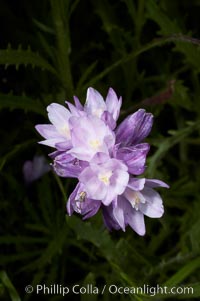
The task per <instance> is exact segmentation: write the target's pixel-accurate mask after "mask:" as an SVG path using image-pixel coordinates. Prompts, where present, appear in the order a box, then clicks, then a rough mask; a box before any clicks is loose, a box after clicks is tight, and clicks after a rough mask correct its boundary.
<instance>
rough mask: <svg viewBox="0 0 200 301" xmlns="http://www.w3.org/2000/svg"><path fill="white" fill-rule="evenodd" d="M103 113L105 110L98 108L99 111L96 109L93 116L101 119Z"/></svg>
mask: <svg viewBox="0 0 200 301" xmlns="http://www.w3.org/2000/svg"><path fill="white" fill-rule="evenodd" d="M103 111H104V108H98V109H96V110H95V111H94V112H93V114H94V115H95V116H96V117H99V118H100V117H101V115H102V113H103Z"/></svg>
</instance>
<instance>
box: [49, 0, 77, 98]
mask: <svg viewBox="0 0 200 301" xmlns="http://www.w3.org/2000/svg"><path fill="white" fill-rule="evenodd" d="M65 2H66V3H65ZM51 10H52V17H53V22H54V26H55V31H56V37H57V61H58V72H59V74H60V79H61V82H62V85H63V87H64V89H65V94H66V96H67V97H71V96H72V95H73V80H72V74H71V66H70V60H69V54H70V50H71V41H70V31H69V1H64V0H51Z"/></svg>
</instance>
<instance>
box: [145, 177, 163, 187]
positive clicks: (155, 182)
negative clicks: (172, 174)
mask: <svg viewBox="0 0 200 301" xmlns="http://www.w3.org/2000/svg"><path fill="white" fill-rule="evenodd" d="M145 183H146V185H147V187H150V188H154V187H165V188H169V185H168V184H166V183H165V182H163V181H160V180H157V179H146V181H145Z"/></svg>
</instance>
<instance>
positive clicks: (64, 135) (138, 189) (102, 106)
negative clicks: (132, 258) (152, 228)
mask: <svg viewBox="0 0 200 301" xmlns="http://www.w3.org/2000/svg"><path fill="white" fill-rule="evenodd" d="M66 103H67V105H68V109H67V108H66V107H64V106H62V105H60V104H57V103H52V104H51V105H49V106H48V107H47V112H48V117H49V120H50V122H51V124H41V125H37V126H36V129H37V131H38V132H39V133H40V134H41V135H42V136H43V137H44V138H45V140H43V141H41V142H40V143H41V144H44V145H48V146H51V147H54V148H55V149H56V151H54V152H53V153H51V154H50V157H51V158H52V159H53V162H54V163H53V168H54V171H55V172H56V173H57V174H58V175H59V176H61V177H73V178H77V179H78V184H77V186H76V188H75V189H74V191H73V192H72V194H71V195H70V196H69V200H68V204H67V211H68V214H69V215H72V214H73V212H74V211H75V212H77V213H79V214H81V215H83V219H86V218H89V217H91V216H93V215H95V214H96V213H97V212H98V210H100V209H101V210H102V213H103V219H104V223H105V225H106V226H107V228H108V229H122V230H123V231H125V229H126V226H128V225H129V226H131V228H132V229H133V230H134V231H135V232H137V233H138V234H139V235H144V234H145V223H144V215H146V216H149V217H152V218H159V217H161V216H162V215H163V212H164V208H163V203H162V199H161V197H160V195H159V194H158V193H157V192H156V191H155V190H154V189H153V188H155V187H159V186H162V187H166V188H167V187H168V185H167V184H165V183H164V182H162V181H159V180H155V179H145V178H137V177H136V176H138V175H141V174H142V173H143V172H144V171H145V162H146V156H147V153H148V151H149V144H148V143H144V142H143V140H144V139H145V138H146V137H147V135H148V134H149V132H150V131H151V127H152V123H153V116H152V114H150V113H146V112H145V110H143V109H140V110H138V111H137V112H135V113H134V114H132V115H130V116H128V117H127V118H126V119H125V120H124V121H123V122H122V123H121V124H119V125H118V126H116V122H117V119H118V117H119V113H120V108H121V104H122V99H121V97H120V98H119V99H118V97H117V95H116V93H115V92H114V90H113V89H112V88H110V89H109V91H108V94H107V96H106V99H105V101H104V99H103V97H102V96H101V94H99V92H98V91H96V90H95V89H93V88H89V89H88V91H87V98H86V103H85V105H84V106H83V105H82V104H81V103H80V101H79V99H78V98H77V97H74V103H75V104H74V105H73V104H71V103H69V102H66Z"/></svg>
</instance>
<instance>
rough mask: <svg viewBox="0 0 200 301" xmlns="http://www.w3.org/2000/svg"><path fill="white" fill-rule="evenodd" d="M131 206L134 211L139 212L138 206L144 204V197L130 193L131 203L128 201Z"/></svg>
mask: <svg viewBox="0 0 200 301" xmlns="http://www.w3.org/2000/svg"><path fill="white" fill-rule="evenodd" d="M130 203H131V205H132V207H133V208H135V210H137V211H138V210H139V205H140V203H143V204H144V203H145V199H144V197H143V196H142V195H141V193H139V192H136V191H133V192H132V193H131V201H130Z"/></svg>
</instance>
